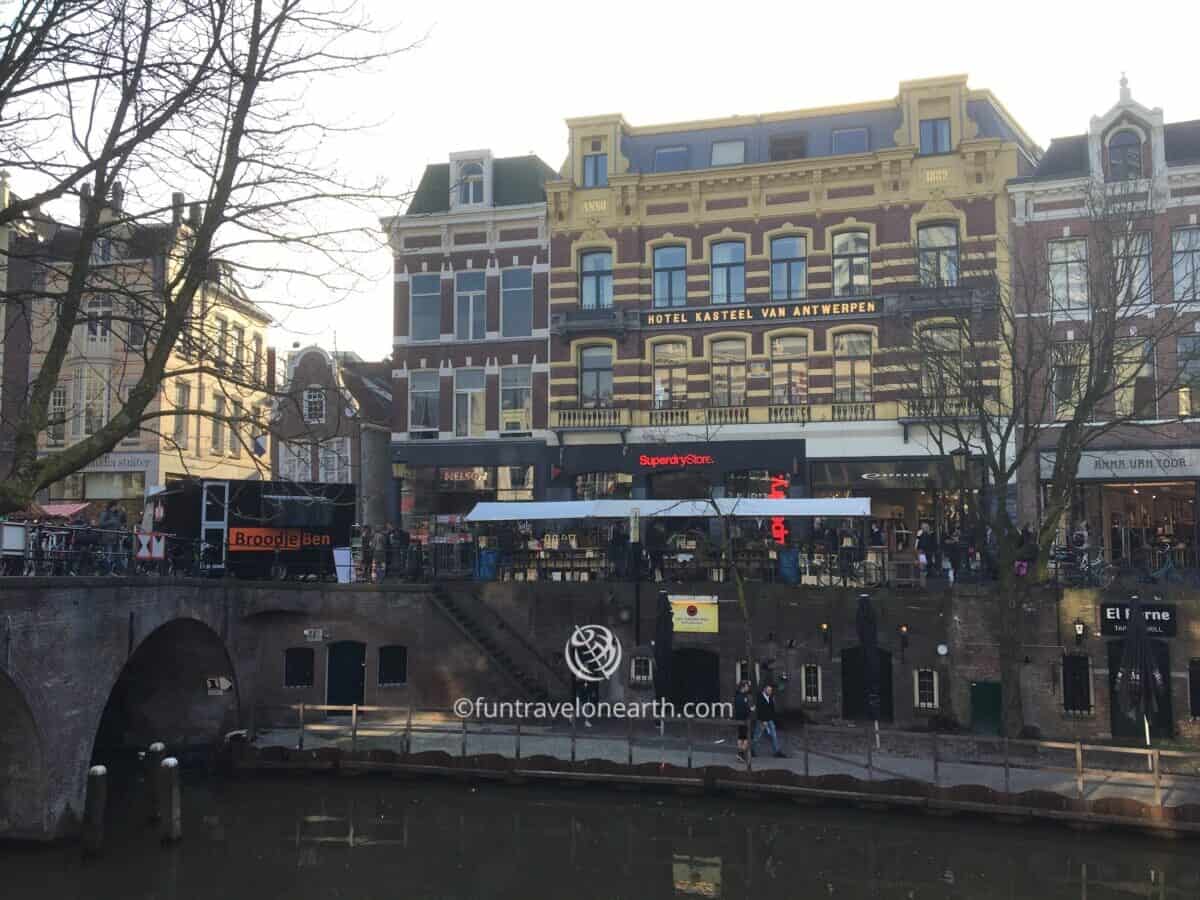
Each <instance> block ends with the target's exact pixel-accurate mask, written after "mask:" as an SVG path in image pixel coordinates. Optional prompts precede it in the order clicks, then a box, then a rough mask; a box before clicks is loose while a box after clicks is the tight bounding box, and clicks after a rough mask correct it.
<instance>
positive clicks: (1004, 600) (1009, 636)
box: [997, 547, 1034, 738]
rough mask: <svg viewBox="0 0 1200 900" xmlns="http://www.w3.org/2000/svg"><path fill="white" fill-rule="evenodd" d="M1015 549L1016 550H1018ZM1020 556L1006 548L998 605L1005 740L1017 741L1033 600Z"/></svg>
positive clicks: (1022, 718)
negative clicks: (1027, 612)
mask: <svg viewBox="0 0 1200 900" xmlns="http://www.w3.org/2000/svg"><path fill="white" fill-rule="evenodd" d="M1014 549H1015V548H1014ZM1016 562H1017V554H1016V553H1014V552H1012V550H1009V551H1008V552H1005V548H1003V547H1002V549H1001V552H1000V559H999V566H1000V571H999V576H1000V577H999V581H998V582H997V588H998V594H999V596H998V602H999V604H1000V617H999V618H1000V634H999V639H1000V692H1001V696H1002V698H1003V716H1002V725H1001V727H1002V731H1003V734H1004V736H1005V737H1009V738H1016V737H1019V736H1020V734H1021V729H1022V728H1024V727H1025V711H1024V709H1023V707H1022V703H1021V673H1022V670H1023V669H1024V667H1025V662H1024V660H1025V657H1024V654H1023V652H1022V640H1021V622H1022V618H1023V616H1024V607H1025V601H1026V599H1027V598H1028V596H1029V581H1028V579H1032V578H1033V577H1034V575H1033V572H1032V571H1030V572H1029V574H1027V575H1026V576H1024V577H1021V576H1018V575H1017V574H1016V573H1015V572H1014V566H1015V564H1016Z"/></svg>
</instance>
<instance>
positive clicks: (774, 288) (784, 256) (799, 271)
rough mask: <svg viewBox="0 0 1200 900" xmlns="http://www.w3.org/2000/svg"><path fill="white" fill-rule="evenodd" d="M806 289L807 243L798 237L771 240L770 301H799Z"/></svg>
mask: <svg viewBox="0 0 1200 900" xmlns="http://www.w3.org/2000/svg"><path fill="white" fill-rule="evenodd" d="M807 287H808V242H807V241H806V240H805V239H804V238H803V237H800V236H792V237H777V238H773V239H772V240H771V299H772V300H801V299H803V298H804V295H805V292H806V289H807Z"/></svg>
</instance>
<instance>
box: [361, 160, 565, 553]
mask: <svg viewBox="0 0 1200 900" xmlns="http://www.w3.org/2000/svg"><path fill="white" fill-rule="evenodd" d="M553 177H554V172H553V170H552V169H551V168H550V167H549V166H547V165H546V164H545V163H544V162H542V161H541V160H540V159H538V158H537V157H535V156H522V157H508V158H493V156H492V154H491V152H490V151H488V150H477V151H468V152H463V153H454V154H451V156H450V159H449V162H448V163H439V164H435V165H430V166H428V167H427V168H426V170H425V173H424V175H423V177H422V179H421V182H420V185H419V186H418V188H417V191H416V194H415V195H414V197H413V199H412V202H411V203H410V204H409V207H408V209H407V211H406V212H405V213H404V214H403V215H398V216H394V217H391V218H388V219H385V220H384V221H383V226H384V229H385V231H386V232H387V233H388V236H389V239H390V241H391V246H392V251H393V254H394V258H395V340H394V346H395V354H394V369H393V373H392V375H393V382H392V384H393V397H394V400H393V403H394V407H393V423H394V424H393V434H392V442H393V453H394V456H393V459H394V463H395V466H396V477H397V478H398V480H399V483H400V484H399V489H400V498H401V499H400V504H401V511H402V518H403V521H404V527H405V528H407V529H408V530H410V531H412V532H414V533H415V534H416V535H417V536H418V537H422V536H426V535H429V534H432V533H434V532H436V531H437V529H438V528H439V525H440V526H441V527H442V528H443V529H446V528H452V526H453V525H454V523H455V522H456V520H457V518H458V517H460V516H461V515H462V514H464V513H466V512H468V511H469V510H470V509H471V507H472V506H473V504H474V503H475V502H476V501H478V500H483V499H501V500H504V499H509V500H521V499H533V498H534V497H535V496H538V495H540V493H541V490H542V486H543V483H544V480H545V477H546V475H545V471H546V470H545V448H546V398H547V392H548V378H549V366H548V357H549V350H548V339H547V335H548V328H549V318H548V317H549V310H548V306H547V284H548V269H549V257H548V241H547V236H546V204H545V195H544V193H543V189H542V185H543V183H544V182H545V181H546V180H547V179H548V178H553Z"/></svg>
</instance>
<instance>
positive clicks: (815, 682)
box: [800, 663, 821, 703]
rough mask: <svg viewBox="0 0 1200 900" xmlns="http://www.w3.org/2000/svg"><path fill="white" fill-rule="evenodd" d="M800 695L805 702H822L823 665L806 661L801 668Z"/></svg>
mask: <svg viewBox="0 0 1200 900" xmlns="http://www.w3.org/2000/svg"><path fill="white" fill-rule="evenodd" d="M800 695H801V696H802V697H803V698H804V702H805V703H820V702H821V667H820V666H818V665H817V664H816V663H805V664H804V667H803V668H801V669H800Z"/></svg>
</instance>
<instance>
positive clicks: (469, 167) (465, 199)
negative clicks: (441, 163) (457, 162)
mask: <svg viewBox="0 0 1200 900" xmlns="http://www.w3.org/2000/svg"><path fill="white" fill-rule="evenodd" d="M458 202H459V203H461V204H464V205H466V204H469V203H482V202H483V166H481V165H480V164H479V163H467V164H466V165H464V166H463V167H462V168H461V169H459V171H458Z"/></svg>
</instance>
